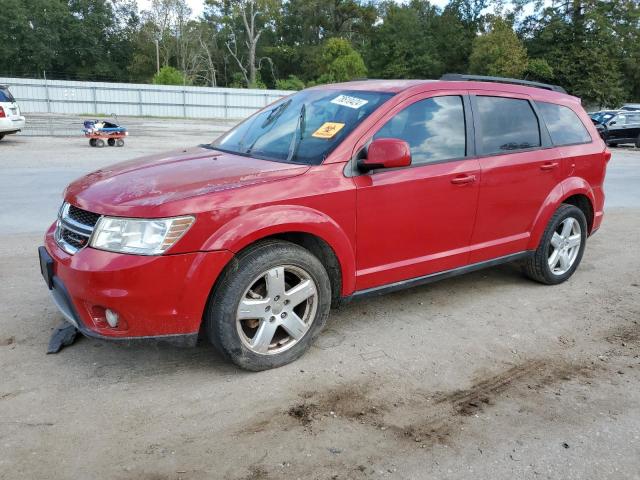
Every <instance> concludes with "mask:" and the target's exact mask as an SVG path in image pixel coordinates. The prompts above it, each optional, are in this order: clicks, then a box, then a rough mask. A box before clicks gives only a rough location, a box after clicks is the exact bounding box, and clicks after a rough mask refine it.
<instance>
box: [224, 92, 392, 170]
mask: <svg viewBox="0 0 640 480" xmlns="http://www.w3.org/2000/svg"><path fill="white" fill-rule="evenodd" d="M392 96H393V94H391V93H383V92H365V91H351V90H306V91H302V92H299V93H296V94H294V95H292V96H290V97H287V98H284V99H282V100H281V101H279V102H277V103H276V104H274V105H272V106H271V107H269V108H267V109H265V110H263V111H261V112H259V113H257V114H256V115H254V116H252V117H250V118H248V119H247V120H245V121H244V122H242V123H241V124H240V125H238V126H237V127H236V128H234V129H233V130H231V131H230V132H229V133H227V134H226V135H224V136H222V137H221V138H219V139H218V140H216V141H215V142H214V143H213V145H212V146H213V147H214V148H216V149H218V150H222V151H225V152H230V153H236V154H240V155H246V156H252V157H257V158H263V159H265V160H275V161H279V162H295V163H303V164H307V165H318V164H320V163H322V161H323V160H324V159H325V158H326V157H327V155H329V153H331V151H332V150H333V149H334V148H335V147H336V146H337V145H339V144H340V142H342V140H343V139H344V138H345V137H346V136H347V135H349V133H351V131H353V129H354V128H356V127H357V126H358V125H359V124H360V123H361V122H362V121H363V120H364V119H365V118H367V117H368V116H369V115H370V114H371V113H372V112H373V111H374V110H376V109H377V108H378V107H379V106H380V105H382V103H384V102H385V101H387V100H388V99H389V98H391V97H392Z"/></svg>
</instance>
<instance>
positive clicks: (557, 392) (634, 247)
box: [0, 135, 640, 480]
mask: <svg viewBox="0 0 640 480" xmlns="http://www.w3.org/2000/svg"><path fill="white" fill-rule="evenodd" d="M203 141H206V139H205V138H200V137H198V136H186V135H185V136H182V137H179V138H178V137H176V138H171V139H168V140H167V141H166V142H165V143H162V144H159V143H158V138H157V137H156V138H150V139H145V138H140V139H138V140H135V139H133V138H132V139H131V144H130V145H128V146H127V147H125V148H124V149H103V150H101V151H99V152H95V151H94V150H90V149H89V147H85V146H84V141H83V140H79V139H53V140H52V139H45V138H35V137H32V138H28V137H15V138H13V139H11V140H10V142H7V143H6V144H5V141H4V140H3V142H2V144H0V205H2V206H1V207H0V224H2V225H5V229H4V233H0V279H1V283H0V285H1V286H0V478H2V479H22V478H24V479H27V478H28V479H67V478H74V479H90V478H92V479H93V478H105V479H106V478H109V479H145V480H164V479H167V480H168V479H185V480H186V479H218V478H220V479H231V480H266V479H269V480H272V479H281V478H293V479H297V478H300V479H356V480H357V479H369V478H374V479H375V478H389V479H431V478H433V479H438V480H440V479H469V478H474V479H476V478H477V479H480V478H482V479H492V480H494V479H516V478H517V479H538V478H540V479H547V478H549V479H563V480H567V479H598V480H600V479H616V480H618V479H640V254H639V250H638V241H639V239H640V238H639V237H640V202H639V201H638V194H637V192H638V190H639V188H638V183H637V180H638V178H639V173H638V172H640V151H637V150H632V149H617V150H616V151H615V153H614V158H613V160H612V161H611V163H610V166H609V175H610V176H609V178H610V179H612V180H611V181H610V182H609V181H608V184H607V193H608V202H611V203H612V205H613V206H612V207H611V208H608V209H607V211H606V217H605V221H604V224H603V227H602V228H601V230H600V231H599V232H598V233H597V234H596V235H594V236H593V237H592V238H591V239H590V240H589V241H588V245H587V250H586V252H585V256H584V259H583V261H582V265H581V266H580V268H579V270H578V271H577V273H576V274H575V275H574V276H573V277H572V279H571V280H570V281H568V282H566V283H564V284H562V285H559V286H556V287H547V286H542V285H538V284H536V283H533V282H531V281H529V280H527V279H525V278H524V277H523V276H522V275H521V274H520V272H519V271H518V269H517V268H516V267H514V266H511V265H506V266H501V267H498V268H493V269H489V270H485V271H482V272H477V273H473V274H470V275H467V276H463V277H458V278H455V279H449V280H445V281H442V282H440V283H436V284H431V285H428V286H424V287H418V288H413V289H411V290H406V291H403V292H397V293H393V294H389V295H386V296H382V297H378V298H374V299H367V300H360V301H354V302H352V303H350V304H348V305H347V306H345V307H343V308H342V309H340V310H336V311H333V312H332V314H331V317H330V320H329V323H328V325H327V329H326V330H325V331H324V333H323V334H321V336H320V338H319V339H318V341H317V343H316V344H315V345H314V346H313V347H312V348H311V350H310V351H309V352H308V353H307V354H306V355H305V356H304V357H303V358H302V359H301V360H299V361H298V362H296V363H294V364H292V365H288V366H286V367H283V368H280V369H277V370H272V371H267V372H262V373H248V372H244V371H240V370H238V369H237V368H235V367H233V366H231V365H229V364H227V363H226V362H225V361H224V360H223V359H222V358H221V357H220V356H219V355H218V354H217V353H216V352H215V350H213V348H212V347H210V346H208V345H207V344H205V343H201V344H200V345H199V346H198V347H196V348H194V349H177V348H172V347H158V346H152V345H149V346H145V347H135V348H133V347H125V346H120V345H114V344H110V343H103V342H99V341H95V340H89V339H85V338H83V339H80V340H79V341H78V342H77V343H76V344H75V345H74V346H72V347H70V348H68V349H65V350H63V351H62V352H61V353H60V354H57V355H46V354H45V349H46V345H47V342H48V340H49V336H50V334H51V332H52V330H53V328H55V327H56V326H58V325H59V324H60V323H61V316H60V315H59V314H58V313H57V311H56V308H55V307H54V305H53V303H52V302H51V300H50V298H49V294H48V292H47V290H46V287H45V285H44V283H43V281H42V278H41V277H40V273H39V270H38V265H37V256H36V247H37V246H38V245H40V244H41V237H42V231H43V230H44V228H45V227H46V224H47V222H49V221H51V220H52V219H53V215H54V214H55V210H56V209H57V207H58V205H59V202H60V192H61V191H62V189H63V188H64V185H65V184H66V182H68V181H69V180H71V179H72V178H73V176H77V175H79V174H81V173H84V172H87V171H89V170H92V169H94V168H97V167H98V166H102V165H105V164H108V163H111V162H114V161H116V160H119V159H125V158H130V157H132V156H135V155H139V154H140V153H142V152H143V151H145V152H147V151H148V152H151V151H158V150H159V149H160V148H161V147H164V149H166V148H175V147H178V146H180V145H181V144H182V145H192V144H196V143H202V142H203ZM634 182H635V183H634Z"/></svg>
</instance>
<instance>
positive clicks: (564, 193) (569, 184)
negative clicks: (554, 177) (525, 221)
mask: <svg viewBox="0 0 640 480" xmlns="http://www.w3.org/2000/svg"><path fill="white" fill-rule="evenodd" d="M574 195H584V196H585V197H587V199H589V203H591V208H592V209H593V211H594V212H595V209H594V205H595V195H594V193H593V189H592V188H591V185H589V184H588V183H587V182H586V181H585V180H584V179H583V178H580V177H569V178H566V179H565V180H563V181H562V182H561V183H559V184H558V185H556V186H555V187H554V189H553V190H551V192H550V193H549V195H547V198H546V200H545V201H544V203H543V204H542V207H541V208H540V210H538V214H537V216H536V219H535V220H534V222H533V226H532V229H531V236H530V237H529V244H528V245H527V249H528V250H535V249H536V248H538V244H539V243H540V239H541V238H542V234H543V233H544V230H545V228H547V224H548V223H549V219H550V218H551V216H552V215H553V213H554V212H555V211H556V210H557V209H558V207H559V206H560V204H561V203H562V202H564V201H565V200H566V199H567V198H569V197H572V196H574Z"/></svg>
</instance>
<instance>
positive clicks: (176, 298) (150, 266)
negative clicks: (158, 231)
mask: <svg viewBox="0 0 640 480" xmlns="http://www.w3.org/2000/svg"><path fill="white" fill-rule="evenodd" d="M40 249H41V250H40V257H41V269H42V270H43V275H44V276H45V281H47V279H48V284H49V287H50V290H51V294H52V297H53V300H54V303H55V304H56V306H57V307H58V309H59V310H60V312H61V313H62V315H63V316H64V317H65V318H66V320H67V321H69V322H70V323H72V324H74V325H75V326H76V327H77V328H78V329H79V330H80V331H81V332H82V333H83V334H85V335H87V336H89V337H96V338H101V339H109V340H127V341H131V340H139V339H154V340H163V341H167V342H171V343H177V344H181V345H184V344H189V345H191V344H195V341H196V340H197V336H198V332H199V329H200V323H201V321H202V316H203V313H204V309H205V307H206V303H207V300H208V297H209V293H210V291H211V287H212V286H213V284H214V282H215V280H216V278H217V277H218V275H219V274H220V272H221V271H222V269H223V268H224V266H225V265H226V264H227V262H228V261H229V260H230V259H231V258H232V256H233V254H232V253H231V252H228V251H213V252H195V253H187V254H178V255H160V256H138V255H126V254H119V253H112V252H105V251H101V250H96V249H93V248H85V249H83V250H80V251H79V252H77V253H76V254H75V255H69V254H67V253H66V252H64V251H63V250H62V249H61V248H60V247H59V246H58V245H57V243H56V242H55V240H54V237H53V228H51V229H49V231H48V232H47V235H46V237H45V246H44V247H40ZM43 258H44V260H43ZM45 272H46V273H45ZM106 309H110V310H112V311H114V312H116V313H117V314H118V317H119V321H118V324H117V326H115V327H111V326H110V325H109V323H108V322H107V320H106Z"/></svg>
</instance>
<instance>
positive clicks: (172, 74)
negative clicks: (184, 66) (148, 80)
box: [152, 67, 188, 85]
mask: <svg viewBox="0 0 640 480" xmlns="http://www.w3.org/2000/svg"><path fill="white" fill-rule="evenodd" d="M152 83H153V84H154V85H188V82H187V79H186V77H185V76H184V74H183V73H182V72H181V71H180V70H178V69H177V68H174V67H162V68H161V69H160V72H159V73H157V74H155V75H154V76H153V80H152Z"/></svg>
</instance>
